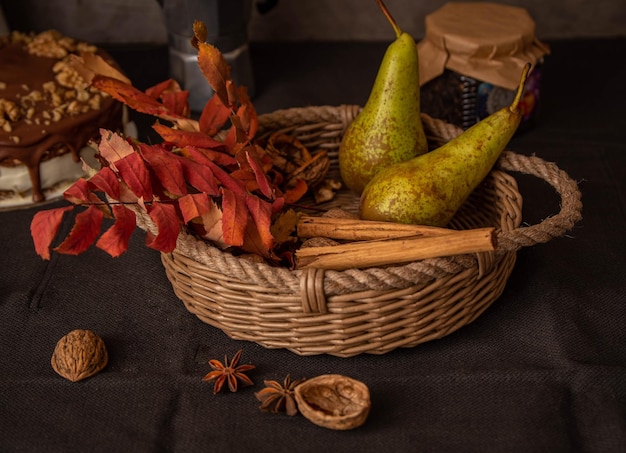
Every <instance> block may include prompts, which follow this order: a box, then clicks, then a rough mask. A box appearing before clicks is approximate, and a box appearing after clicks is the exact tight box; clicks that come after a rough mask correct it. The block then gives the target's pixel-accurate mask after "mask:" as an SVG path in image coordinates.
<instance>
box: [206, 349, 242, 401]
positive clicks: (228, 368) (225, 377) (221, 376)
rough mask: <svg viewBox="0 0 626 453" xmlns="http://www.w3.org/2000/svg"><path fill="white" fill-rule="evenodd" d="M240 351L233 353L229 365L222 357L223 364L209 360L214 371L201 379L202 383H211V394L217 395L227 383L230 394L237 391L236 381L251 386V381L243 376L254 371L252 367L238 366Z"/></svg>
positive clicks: (226, 359)
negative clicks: (212, 382)
mask: <svg viewBox="0 0 626 453" xmlns="http://www.w3.org/2000/svg"><path fill="white" fill-rule="evenodd" d="M241 353H242V350H241V349H240V350H239V351H237V352H236V353H235V355H234V356H233V358H232V360H231V361H230V363H229V362H228V357H227V356H226V355H224V363H222V362H220V361H219V360H216V359H212V360H209V365H211V368H213V370H214V371H211V372H210V373H208V374H207V375H206V376H204V377H203V378H202V380H203V381H213V380H215V384H214V385H213V394H216V393H219V392H220V391H221V390H222V387H224V383H225V382H228V388H229V389H230V391H231V392H236V391H237V385H238V381H241V382H243V383H244V384H245V385H253V384H254V383H253V382H252V380H251V379H250V378H249V377H248V376H246V375H245V372H246V371H250V370H252V369H254V365H239V359H240V358H241Z"/></svg>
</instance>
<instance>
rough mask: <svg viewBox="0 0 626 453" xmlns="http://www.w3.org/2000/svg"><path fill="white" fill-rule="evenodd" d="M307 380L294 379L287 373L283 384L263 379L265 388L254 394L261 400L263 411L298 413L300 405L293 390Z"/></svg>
mask: <svg viewBox="0 0 626 453" xmlns="http://www.w3.org/2000/svg"><path fill="white" fill-rule="evenodd" d="M305 380H306V379H304V378H302V379H297V380H295V381H292V380H291V376H290V375H287V377H286V378H285V380H284V381H283V383H282V384H281V383H280V382H278V381H270V380H266V381H263V383H264V384H265V388H264V389H262V390H259V391H258V392H256V393H255V394H254V396H256V398H257V399H258V400H259V401H260V402H261V406H259V408H260V409H261V410H262V411H263V412H274V413H277V412H287V415H296V414H297V413H298V406H297V405H296V400H295V396H294V393H293V391H294V389H295V388H296V387H297V386H298V385H300V384H302V383H303V382H304V381H305Z"/></svg>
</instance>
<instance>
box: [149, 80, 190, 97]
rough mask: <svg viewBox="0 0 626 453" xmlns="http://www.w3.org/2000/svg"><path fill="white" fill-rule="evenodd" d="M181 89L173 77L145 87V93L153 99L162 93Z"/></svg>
mask: <svg viewBox="0 0 626 453" xmlns="http://www.w3.org/2000/svg"><path fill="white" fill-rule="evenodd" d="M180 91H182V88H181V87H180V84H179V83H178V82H177V81H176V80H175V79H167V80H164V81H163V82H159V83H157V84H156V85H153V86H151V87H150V88H147V89H146V94H147V95H148V96H150V97H152V98H154V99H159V98H160V97H161V95H162V94H163V93H168V92H169V93H175V92H180Z"/></svg>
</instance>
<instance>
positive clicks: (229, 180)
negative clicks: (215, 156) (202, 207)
mask: <svg viewBox="0 0 626 453" xmlns="http://www.w3.org/2000/svg"><path fill="white" fill-rule="evenodd" d="M206 165H207V166H208V167H209V168H210V169H211V171H212V172H213V174H214V175H215V177H216V178H217V180H218V181H219V182H220V183H221V184H222V186H224V187H225V188H227V189H228V190H230V191H232V192H234V193H236V194H237V195H239V196H242V197H243V196H245V194H246V191H245V186H244V184H243V183H242V182H241V181H239V180H237V179H235V178H233V177H232V176H231V175H230V174H229V173H227V172H226V171H224V170H223V169H222V168H221V167H219V166H218V165H215V164H214V163H213V162H211V161H210V160H209V161H207V162H206Z"/></svg>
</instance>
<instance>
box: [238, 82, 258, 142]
mask: <svg viewBox="0 0 626 453" xmlns="http://www.w3.org/2000/svg"><path fill="white" fill-rule="evenodd" d="M239 99H240V102H241V106H240V107H239V109H237V116H238V117H239V119H240V120H241V127H242V128H243V130H244V131H246V134H247V136H248V138H249V139H252V138H253V137H254V136H255V135H256V133H257V130H258V128H259V118H258V116H257V113H256V109H255V108H254V105H253V104H252V102H251V101H250V97H249V96H248V90H247V89H246V87H239Z"/></svg>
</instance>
